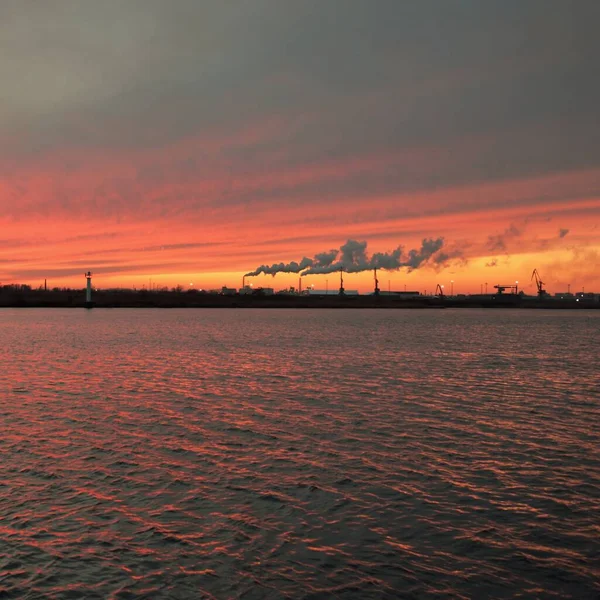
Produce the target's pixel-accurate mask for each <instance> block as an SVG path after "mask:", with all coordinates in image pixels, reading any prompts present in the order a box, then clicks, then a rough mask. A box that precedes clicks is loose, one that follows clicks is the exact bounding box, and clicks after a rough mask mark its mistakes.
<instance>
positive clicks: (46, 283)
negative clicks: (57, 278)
mask: <svg viewBox="0 0 600 600" xmlns="http://www.w3.org/2000/svg"><path fill="white" fill-rule="evenodd" d="M44 291H45V292H47V291H48V280H47V279H44Z"/></svg>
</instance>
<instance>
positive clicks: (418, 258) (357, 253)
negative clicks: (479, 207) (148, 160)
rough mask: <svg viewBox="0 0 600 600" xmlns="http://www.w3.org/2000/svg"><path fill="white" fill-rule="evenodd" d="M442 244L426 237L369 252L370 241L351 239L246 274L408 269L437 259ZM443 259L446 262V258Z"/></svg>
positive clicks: (308, 273) (311, 273)
mask: <svg viewBox="0 0 600 600" xmlns="http://www.w3.org/2000/svg"><path fill="white" fill-rule="evenodd" d="M443 245H444V238H441V237H439V238H436V239H433V238H425V239H424V240H423V241H422V243H421V247H420V248H418V249H416V248H413V249H412V250H409V251H408V253H406V254H405V253H404V248H403V247H402V246H398V247H397V248H396V249H395V250H392V251H390V252H375V253H374V254H372V255H371V256H369V255H368V253H367V242H359V241H357V240H348V241H347V242H346V243H345V244H344V245H343V246H341V247H340V249H339V250H335V249H333V250H328V251H326V252H320V253H318V254H315V256H314V258H307V257H304V258H303V259H302V260H301V261H300V262H299V263H298V262H296V261H292V262H290V263H275V264H273V265H261V266H260V267H258V268H257V269H255V270H254V271H251V272H250V273H246V277H253V276H255V275H260V274H262V273H264V274H266V275H276V274H277V273H300V274H301V275H302V276H305V275H317V274H326V273H334V272H336V271H344V272H346V273H361V272H362V271H372V270H373V269H385V270H388V271H394V270H397V269H402V268H406V269H407V270H408V271H413V270H414V269H418V268H419V267H420V266H421V265H423V264H425V263H428V262H429V260H430V259H432V260H433V261H434V262H435V261H436V257H437V256H438V255H440V253H439V251H440V250H441V248H442V247H443ZM436 253H438V254H436ZM440 257H441V255H440ZM438 262H439V261H438ZM443 262H445V258H444V261H443Z"/></svg>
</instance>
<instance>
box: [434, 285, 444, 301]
mask: <svg viewBox="0 0 600 600" xmlns="http://www.w3.org/2000/svg"><path fill="white" fill-rule="evenodd" d="M435 295H436V296H439V297H440V298H441V299H442V300H443V299H444V298H445V296H444V286H443V285H440V284H439V283H438V284H437V287H436V288H435Z"/></svg>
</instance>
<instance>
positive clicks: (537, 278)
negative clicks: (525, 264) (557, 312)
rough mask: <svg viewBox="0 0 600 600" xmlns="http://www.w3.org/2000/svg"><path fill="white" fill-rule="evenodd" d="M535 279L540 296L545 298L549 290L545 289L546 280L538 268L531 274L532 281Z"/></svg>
mask: <svg viewBox="0 0 600 600" xmlns="http://www.w3.org/2000/svg"><path fill="white" fill-rule="evenodd" d="M534 280H535V285H536V287H537V294H538V296H539V297H540V298H543V297H544V296H545V295H546V294H547V293H548V292H547V291H546V290H545V289H544V282H543V281H542V278H541V277H540V274H539V273H538V270H537V269H534V270H533V273H532V274H531V281H534Z"/></svg>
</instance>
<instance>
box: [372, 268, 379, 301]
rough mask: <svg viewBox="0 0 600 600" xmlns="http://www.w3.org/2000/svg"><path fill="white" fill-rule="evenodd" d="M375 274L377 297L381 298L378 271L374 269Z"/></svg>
mask: <svg viewBox="0 0 600 600" xmlns="http://www.w3.org/2000/svg"><path fill="white" fill-rule="evenodd" d="M373 272H374V274H375V292H374V294H375V296H379V279H377V269H373Z"/></svg>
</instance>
